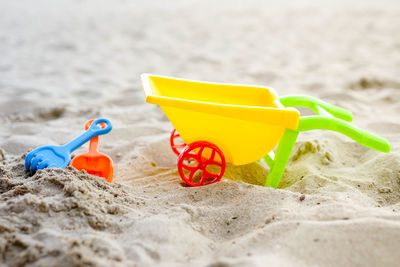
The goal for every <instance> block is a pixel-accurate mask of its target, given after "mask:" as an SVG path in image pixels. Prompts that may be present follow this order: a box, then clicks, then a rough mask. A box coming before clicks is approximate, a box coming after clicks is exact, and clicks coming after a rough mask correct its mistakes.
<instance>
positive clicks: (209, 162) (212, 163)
mask: <svg viewBox="0 0 400 267" xmlns="http://www.w3.org/2000/svg"><path fill="white" fill-rule="evenodd" d="M204 164H205V165H217V166H220V167H222V166H223V165H224V164H222V163H221V162H218V161H215V160H207V161H206V162H204Z"/></svg>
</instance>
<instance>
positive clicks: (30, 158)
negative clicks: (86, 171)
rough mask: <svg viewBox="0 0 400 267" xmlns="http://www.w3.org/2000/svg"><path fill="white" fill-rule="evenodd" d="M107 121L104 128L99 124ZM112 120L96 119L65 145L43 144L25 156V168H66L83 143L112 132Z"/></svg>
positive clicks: (32, 170) (33, 169)
mask: <svg viewBox="0 0 400 267" xmlns="http://www.w3.org/2000/svg"><path fill="white" fill-rule="evenodd" d="M101 123H105V124H107V126H106V127H105V128H102V127H101V126H100V125H99V124H101ZM111 129H112V125H111V122H110V121H109V120H108V119H106V118H100V119H96V120H95V121H94V122H93V123H92V125H91V126H90V128H89V129H88V130H87V131H86V132H85V133H83V134H82V135H81V136H78V137H77V138H75V139H74V140H72V141H71V142H69V143H68V144H66V145H63V146H43V147H39V148H36V149H35V150H33V151H32V152H30V153H28V155H26V157H25V169H26V170H29V169H30V170H31V172H35V171H36V170H40V169H44V168H51V167H56V168H64V167H66V166H67V165H68V164H69V162H70V161H71V153H72V152H73V151H75V150H76V149H77V148H79V147H80V146H81V145H83V144H84V143H86V142H87V141H89V140H90V139H92V138H93V137H96V136H98V135H103V134H106V133H108V132H110V131H111Z"/></svg>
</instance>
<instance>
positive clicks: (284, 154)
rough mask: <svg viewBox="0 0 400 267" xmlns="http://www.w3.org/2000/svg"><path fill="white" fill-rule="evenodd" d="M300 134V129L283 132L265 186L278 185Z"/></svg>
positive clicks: (274, 186)
mask: <svg viewBox="0 0 400 267" xmlns="http://www.w3.org/2000/svg"><path fill="white" fill-rule="evenodd" d="M298 135H299V131H297V130H289V129H286V130H285V132H284V133H283V136H282V138H281V141H280V142H279V145H278V148H277V149H276V153H275V158H274V163H273V164H272V168H270V171H269V173H268V177H267V181H266V182H265V186H271V187H273V188H277V187H278V185H279V182H280V181H281V177H282V174H283V172H284V171H285V167H286V164H287V162H288V161H289V157H290V154H291V153H292V150H293V147H294V144H295V143H296V139H297V136H298ZM266 161H267V160H266ZM268 165H269V164H268Z"/></svg>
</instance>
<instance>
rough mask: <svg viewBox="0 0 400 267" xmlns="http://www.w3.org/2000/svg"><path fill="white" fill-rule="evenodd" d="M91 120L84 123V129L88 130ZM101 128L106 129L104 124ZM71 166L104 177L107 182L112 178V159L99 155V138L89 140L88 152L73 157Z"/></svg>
mask: <svg viewBox="0 0 400 267" xmlns="http://www.w3.org/2000/svg"><path fill="white" fill-rule="evenodd" d="M92 122H93V120H90V121H88V122H86V124H85V129H86V130H87V129H89V127H90V125H91V124H92ZM100 126H101V127H102V128H105V127H107V125H106V124H105V123H101V124H100ZM71 166H72V167H74V168H76V169H78V170H82V169H84V170H86V172H87V173H89V174H92V175H96V176H100V177H104V178H106V180H107V181H108V182H111V181H112V178H113V171H114V167H113V162H112V159H111V158H110V157H109V156H107V155H105V154H102V153H99V137H98V136H96V137H94V138H92V139H90V143H89V152H87V153H84V154H80V155H78V156H76V157H74V158H73V159H72V161H71Z"/></svg>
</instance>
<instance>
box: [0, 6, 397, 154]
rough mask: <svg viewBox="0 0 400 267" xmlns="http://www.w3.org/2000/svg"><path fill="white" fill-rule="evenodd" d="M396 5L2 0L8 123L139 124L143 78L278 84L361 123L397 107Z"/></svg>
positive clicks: (1, 61) (0, 50)
mask: <svg viewBox="0 0 400 267" xmlns="http://www.w3.org/2000/svg"><path fill="white" fill-rule="evenodd" d="M398 3H399V2H398V1H323V2H321V1H281V2H280V3H276V1H261V0H250V1H228V0H225V1H208V0H207V1H197V0H174V1H161V0H156V1H128V0H117V1H105V0H100V1H99V0H96V1H95V0H71V1H64V0H59V1H50V0H39V1H34V2H32V1H28V0H18V1H0V118H1V120H2V121H3V123H4V122H5V123H7V122H18V121H20V122H30V121H33V122H37V121H46V122H48V121H49V120H50V121H51V120H53V119H57V118H59V117H61V116H64V117H76V116H82V117H84V118H90V117H93V116H97V115H99V114H105V115H108V116H110V117H111V118H113V117H115V118H118V119H122V118H123V116H124V114H125V116H126V117H133V116H135V115H134V114H135V113H138V112H139V113H140V112H147V111H146V108H145V107H143V108H141V106H142V105H145V103H144V98H143V94H142V92H141V86H140V79H139V76H140V74H141V73H144V72H148V73H155V74H161V75H171V76H177V77H182V78H190V79H199V80H206V81H216V82H230V83H250V84H258V85H269V86H272V87H273V88H275V89H276V91H277V92H278V94H280V95H284V94H288V93H306V94H310V95H313V96H316V97H320V98H322V99H324V100H326V101H330V102H333V103H334V104H339V105H342V106H344V107H345V108H350V109H351V110H353V111H354V109H358V110H360V114H358V115H359V116H363V115H362V111H363V109H364V108H367V107H368V108H369V103H368V101H369V99H371V95H374V96H376V97H378V98H379V97H381V98H393V99H394V100H392V101H397V100H398V99H399V98H398V94H397V95H394V93H393V92H398V91H399V90H397V89H399V88H400V38H399V32H400V12H399V6H400V5H399V4H398ZM388 7H390V8H388ZM381 88H397V89H396V90H394V91H385V92H380V91H379V89H381ZM364 89H366V90H367V91H365V90H364ZM371 90H373V93H371V92H372V91H371ZM374 90H376V92H375V91H374ZM344 92H346V93H345V94H344ZM352 98H354V100H357V101H352V100H351V99H352ZM349 100H350V101H349ZM363 101H364V102H363ZM360 103H361V104H360ZM365 104H367V105H365ZM398 109H400V107H398ZM376 112H377V115H379V114H380V112H382V114H384V113H385V112H387V111H385V110H382V109H377V110H376ZM139 117H140V116H139ZM139 117H138V118H139ZM356 117H357V116H356ZM125 122H126V121H125ZM82 123H83V122H79V124H78V123H76V125H75V124H72V125H71V127H76V129H81V128H82V126H81V124H82ZM13 125H14V126H13V127H15V124H13ZM55 125H57V124H55ZM360 126H363V125H360ZM364 126H365V125H364ZM5 127H6V126H2V127H0V137H1V136H3V137H4V138H7V137H10V136H11V135H12V134H13V133H14V134H15V133H18V129H17V130H15V129H14V130H13V131H10V129H8V130H6V131H5ZM376 128H378V129H379V128H380V127H376ZM20 131H26V128H24V129H21V130H20ZM54 138H55V139H56V140H60V142H61V139H63V140H64V137H63V138H61V137H60V138H59V137H57V135H55V137H54ZM24 149H25V148H23V147H21V149H20V150H18V151H19V152H20V151H24ZM15 152H17V151H15Z"/></svg>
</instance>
